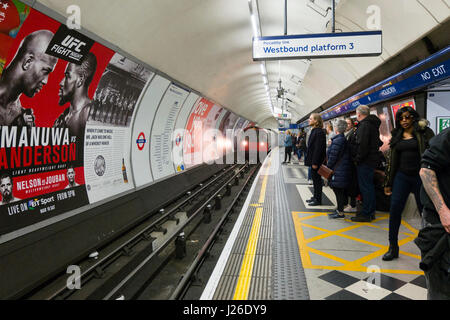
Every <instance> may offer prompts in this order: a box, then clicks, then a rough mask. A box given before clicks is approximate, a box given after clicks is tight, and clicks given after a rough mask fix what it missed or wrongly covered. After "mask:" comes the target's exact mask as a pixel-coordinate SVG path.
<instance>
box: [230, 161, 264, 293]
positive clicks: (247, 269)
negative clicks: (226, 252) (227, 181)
mask: <svg viewBox="0 0 450 320" xmlns="http://www.w3.org/2000/svg"><path fill="white" fill-rule="evenodd" d="M271 164H272V158H269V160H268V162H267V166H266V170H265V173H262V175H265V176H264V180H263V183H262V186H261V191H260V193H259V201H258V202H259V203H258V204H256V203H255V204H252V206H255V207H256V206H259V207H257V208H256V212H255V215H254V217H253V223H252V229H251V231H250V236H249V239H248V242H247V247H246V249H245V254H244V260H243V261H242V265H241V270H240V272H239V277H238V282H237V285H236V288H235V291H234V297H233V300H247V298H248V293H249V289H250V282H251V278H252V273H253V265H254V263H255V257H256V247H257V245H258V238H259V231H260V229H261V228H260V227H261V220H262V213H263V208H262V207H260V206H261V205H262V204H263V203H264V199H265V197H266V188H267V180H268V178H269V175H268V174H267V173H268V172H269V169H270V165H271Z"/></svg>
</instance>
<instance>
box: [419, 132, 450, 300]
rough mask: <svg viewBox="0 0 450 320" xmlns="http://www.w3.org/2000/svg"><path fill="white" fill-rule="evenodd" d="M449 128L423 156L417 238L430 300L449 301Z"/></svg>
mask: <svg viewBox="0 0 450 320" xmlns="http://www.w3.org/2000/svg"><path fill="white" fill-rule="evenodd" d="M449 163H450V128H447V129H445V130H444V131H442V132H441V133H439V134H438V135H437V136H436V137H434V138H433V139H431V140H430V147H429V149H428V150H426V151H425V152H424V154H423V157H422V162H421V167H422V168H421V169H420V173H419V174H420V178H421V179H422V182H423V185H422V188H421V190H420V199H421V200H422V203H423V213H422V219H423V222H424V228H423V229H422V230H420V232H419V236H418V237H417V238H416V239H415V240H414V242H415V243H416V245H417V246H418V247H419V248H420V251H421V255H422V261H421V263H420V268H421V269H422V270H424V271H425V278H426V280H427V287H428V299H429V300H450V274H449V273H450V209H449V207H450V166H449Z"/></svg>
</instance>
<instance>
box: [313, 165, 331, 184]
mask: <svg viewBox="0 0 450 320" xmlns="http://www.w3.org/2000/svg"><path fill="white" fill-rule="evenodd" d="M317 173H318V174H319V175H321V176H322V177H324V178H325V179H327V180H330V179H331V178H332V177H333V174H334V171H333V170H331V169H330V168H328V167H327V166H326V165H324V164H322V165H321V166H320V168H319V170H317Z"/></svg>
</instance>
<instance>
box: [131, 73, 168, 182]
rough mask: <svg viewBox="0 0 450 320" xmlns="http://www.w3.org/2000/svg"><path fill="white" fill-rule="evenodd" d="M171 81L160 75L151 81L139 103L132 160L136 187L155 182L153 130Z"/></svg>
mask: <svg viewBox="0 0 450 320" xmlns="http://www.w3.org/2000/svg"><path fill="white" fill-rule="evenodd" d="M170 83H171V82H170V81H169V80H167V79H166V78H163V77H161V76H159V75H155V77H154V78H153V79H152V80H151V82H150V84H149V85H148V86H147V89H146V90H145V93H144V94H143V97H142V99H141V102H140V103H139V108H138V110H137V111H136V113H135V117H134V122H133V137H132V140H131V141H132V144H131V159H132V163H133V176H134V182H135V185H136V187H142V186H144V185H147V184H149V183H151V182H153V177H152V171H151V169H150V145H151V144H152V141H151V129H152V124H153V121H154V118H155V115H156V110H158V106H159V104H160V102H161V100H162V98H163V96H164V94H165V93H166V91H167V88H168V87H169V85H170Z"/></svg>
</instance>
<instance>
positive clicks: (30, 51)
mask: <svg viewBox="0 0 450 320" xmlns="http://www.w3.org/2000/svg"><path fill="white" fill-rule="evenodd" d="M1 2H2V3H5V1H1ZM9 2H10V1H9ZM9 2H8V3H9ZM14 3H16V4H18V5H17V8H21V4H20V3H19V2H18V1H14ZM0 8H2V6H0ZM25 9H26V8H25ZM0 10H1V9H0ZM22 11H23V10H22ZM25 11H26V10H25ZM0 12H1V11H0ZM26 12H27V15H28V16H27V18H26V19H22V20H23V21H21V22H20V23H22V25H21V27H20V30H19V29H18V28H16V29H17V30H16V31H18V32H17V33H16V34H13V35H14V37H12V36H11V32H10V33H9V34H8V37H9V39H8V40H7V41H5V42H4V41H1V42H0V53H3V54H6V59H5V60H4V69H3V72H2V73H1V78H0V130H1V131H0V171H1V176H0V234H2V233H6V232H9V231H12V230H14V229H17V228H20V227H24V226H27V225H30V224H33V223H36V222H38V221H41V220H44V219H47V218H49V217H52V216H54V215H57V214H61V213H63V212H67V211H70V210H73V209H75V208H78V207H81V206H83V205H86V204H88V197H87V193H86V187H85V178H84V163H83V152H84V137H85V126H86V122H87V120H88V119H89V118H90V117H91V111H92V109H93V108H92V105H93V99H94V94H95V91H96V88H97V86H98V84H99V81H100V78H101V77H102V75H103V73H104V70H105V68H106V66H107V65H108V63H109V61H110V60H111V57H112V56H113V55H114V52H113V51H112V50H110V49H108V48H106V47H104V46H102V45H100V44H98V43H95V42H94V41H93V40H91V39H89V38H87V37H86V36H84V35H82V34H79V33H78V32H77V31H76V30H70V29H68V28H67V27H66V26H65V25H62V24H60V23H59V22H57V21H55V20H53V19H51V18H49V17H47V16H46V15H44V14H42V13H40V12H38V11H36V10H31V12H29V11H26ZM28 12H29V14H28ZM1 17H2V15H1V13H0V32H2V33H3V31H4V29H5V28H2V25H1ZM22 17H23V15H22ZM19 21H20V19H19ZM13 25H14V26H15V25H17V22H14V24H13ZM6 31H8V30H6ZM0 34H1V33H0ZM0 37H3V38H5V37H4V33H3V36H0ZM0 58H1V55H0ZM0 71H1V70H0Z"/></svg>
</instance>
